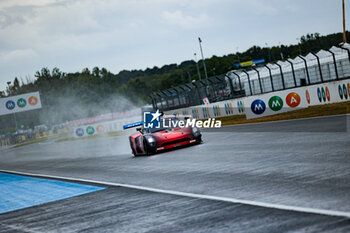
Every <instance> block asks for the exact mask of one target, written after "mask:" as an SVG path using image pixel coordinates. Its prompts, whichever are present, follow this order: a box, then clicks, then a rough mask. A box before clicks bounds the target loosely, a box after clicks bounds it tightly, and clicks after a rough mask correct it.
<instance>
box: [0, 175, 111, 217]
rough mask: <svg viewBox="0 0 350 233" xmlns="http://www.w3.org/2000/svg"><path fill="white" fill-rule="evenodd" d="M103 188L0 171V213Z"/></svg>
mask: <svg viewBox="0 0 350 233" xmlns="http://www.w3.org/2000/svg"><path fill="white" fill-rule="evenodd" d="M102 189H105V188H104V187H97V186H91V185H85V184H77V183H71V182H64V181H58V180H49V179H42V178H33V177H28V176H20V175H13V174H7V173H0V214H3V213H7V212H10V211H14V210H19V209H23V208H27V207H31V206H35V205H40V204H44V203H47V202H52V201H57V200H61V199H65V198H69V197H74V196H78V195H82V194H86V193H90V192H94V191H98V190H102Z"/></svg>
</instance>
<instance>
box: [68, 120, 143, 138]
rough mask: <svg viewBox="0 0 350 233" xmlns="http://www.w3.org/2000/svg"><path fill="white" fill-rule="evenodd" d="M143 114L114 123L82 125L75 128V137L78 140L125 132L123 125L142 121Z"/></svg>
mask: <svg viewBox="0 0 350 233" xmlns="http://www.w3.org/2000/svg"><path fill="white" fill-rule="evenodd" d="M140 119H141V114H140V115H138V116H134V117H132V118H124V119H120V120H114V121H105V122H99V123H96V124H88V125H81V126H78V127H73V136H74V137H76V138H81V137H88V136H93V135H99V134H105V133H110V132H117V131H122V130H123V125H125V124H127V123H130V122H136V121H140Z"/></svg>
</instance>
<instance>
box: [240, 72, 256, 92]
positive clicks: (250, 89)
mask: <svg viewBox="0 0 350 233" xmlns="http://www.w3.org/2000/svg"><path fill="white" fill-rule="evenodd" d="M242 71H243V72H244V73H245V74H246V75H247V77H248V84H249V91H250V95H253V92H252V85H251V84H250V77H249V74H248V72H247V71H245V70H242Z"/></svg>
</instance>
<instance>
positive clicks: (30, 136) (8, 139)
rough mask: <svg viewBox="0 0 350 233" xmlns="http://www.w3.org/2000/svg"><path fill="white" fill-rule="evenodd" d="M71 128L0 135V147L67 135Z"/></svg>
mask: <svg viewBox="0 0 350 233" xmlns="http://www.w3.org/2000/svg"><path fill="white" fill-rule="evenodd" d="M70 130H71V128H66V127H64V128H62V129H57V130H46V131H40V132H35V133H28V132H27V133H21V134H9V135H6V136H5V135H0V147H1V148H4V147H7V146H11V145H16V144H19V143H25V142H30V141H33V140H36V139H45V138H50V137H57V136H62V135H65V134H68V133H69V131H70Z"/></svg>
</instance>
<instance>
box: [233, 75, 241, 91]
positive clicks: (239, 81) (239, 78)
mask: <svg viewBox="0 0 350 233" xmlns="http://www.w3.org/2000/svg"><path fill="white" fill-rule="evenodd" d="M231 72H232V74H234V75H236V76H237V78H238V83H239V90H240V91H242V84H241V77H240V76H239V75H238V74H237V73H236V72H234V71H231Z"/></svg>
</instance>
